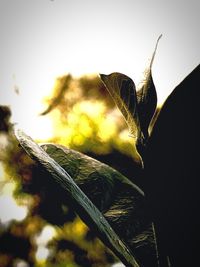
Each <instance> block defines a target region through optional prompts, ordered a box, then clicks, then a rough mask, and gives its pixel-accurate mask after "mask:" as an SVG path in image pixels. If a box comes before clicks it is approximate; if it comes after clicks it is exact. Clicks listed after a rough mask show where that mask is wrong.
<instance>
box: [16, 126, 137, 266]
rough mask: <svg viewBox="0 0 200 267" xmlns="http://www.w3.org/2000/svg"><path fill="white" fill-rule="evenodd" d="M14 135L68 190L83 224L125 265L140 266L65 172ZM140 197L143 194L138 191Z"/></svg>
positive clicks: (20, 135)
mask: <svg viewBox="0 0 200 267" xmlns="http://www.w3.org/2000/svg"><path fill="white" fill-rule="evenodd" d="M15 135H16V137H17V139H18V140H19V142H20V144H21V146H22V147H23V148H24V149H25V151H26V152H27V153H28V154H29V155H30V156H31V157H32V158H33V159H34V160H36V162H38V164H39V165H40V166H41V168H42V169H44V170H46V171H47V172H48V173H49V174H50V177H51V178H53V179H54V181H55V182H56V183H58V184H59V185H60V186H61V187H62V188H63V189H64V190H65V192H66V194H67V197H68V198H69V200H70V202H71V205H74V208H75V209H76V211H77V213H78V214H79V215H80V217H81V218H82V219H83V221H84V222H85V223H86V224H87V225H89V227H91V228H92V229H93V230H96V233H97V234H98V236H99V238H100V239H101V240H102V241H103V242H104V243H105V244H106V245H107V246H108V247H109V248H110V249H111V250H112V251H113V252H114V253H115V254H116V255H117V256H118V257H119V258H120V260H121V261H122V262H123V263H124V264H125V265H126V266H133V267H139V265H138V263H137V261H136V260H135V258H134V257H133V255H132V253H131V251H130V249H129V248H128V246H127V245H125V243H124V242H123V241H122V240H121V239H120V237H119V236H118V235H117V234H116V233H115V231H114V230H113V228H112V227H111V226H110V224H109V223H108V221H107V220H106V219H105V217H104V216H103V214H102V213H101V212H100V211H99V210H98V209H97V208H96V206H94V204H93V203H92V202H91V201H90V200H89V198H88V197H87V196H86V195H85V194H84V193H83V191H82V190H81V189H80V188H79V187H78V186H77V184H76V183H75V182H74V180H73V179H72V178H71V177H70V175H69V174H68V173H67V172H66V170H64V169H63V168H62V167H61V166H60V165H59V164H58V163H57V162H56V161H55V160H54V159H53V158H51V157H50V156H49V155H48V154H47V153H46V152H45V151H44V150H43V149H42V148H41V147H39V146H38V145H37V144H36V143H35V142H34V141H33V140H32V139H31V138H30V137H28V136H27V135H25V134H24V133H23V132H22V131H21V130H15ZM135 190H136V188H135ZM138 194H140V195H141V193H139V192H138Z"/></svg>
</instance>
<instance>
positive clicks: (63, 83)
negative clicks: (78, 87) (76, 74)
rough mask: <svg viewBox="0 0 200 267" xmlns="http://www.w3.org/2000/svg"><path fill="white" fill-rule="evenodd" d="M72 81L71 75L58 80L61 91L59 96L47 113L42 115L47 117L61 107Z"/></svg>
mask: <svg viewBox="0 0 200 267" xmlns="http://www.w3.org/2000/svg"><path fill="white" fill-rule="evenodd" d="M70 81H71V75H67V76H64V77H61V78H59V79H58V82H59V90H58V93H57V96H55V97H54V98H53V99H52V100H51V103H50V104H49V106H48V108H47V109H46V110H45V111H43V112H42V113H41V114H40V115H47V114H48V113H49V112H51V111H52V110H53V109H54V108H56V107H57V106H58V105H59V103H60V102H61V101H62V99H63V97H64V94H65V92H66V90H67V89H68V87H69V82H70Z"/></svg>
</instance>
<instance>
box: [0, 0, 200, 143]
mask: <svg viewBox="0 0 200 267" xmlns="http://www.w3.org/2000/svg"><path fill="white" fill-rule="evenodd" d="M191 2H192V3H191ZM197 2H198V1H195V0H191V1H185V2H184V3H180V2H179V0H175V1H173V5H172V4H171V2H168V1H166V2H163V1H160V2H159V1H156V0H154V1H152V2H151V3H150V2H149V3H148V2H146V1H145V0H141V1H131V0H128V1H125V2H123V1H109V2H104V1H103V0H102V1H100V2H96V1H90V0H88V1H71V0H69V1H64V0H60V1H32V2H31V3H30V2H27V1H25V0H22V1H20V4H19V3H18V2H15V1H12V2H10V0H8V1H6V3H7V4H3V6H2V7H3V8H0V19H1V23H0V33H1V40H2V41H1V49H0V57H1V62H0V64H2V65H1V66H0V69H1V70H2V72H1V74H0V86H1V87H0V104H3V103H4V104H6V103H7V104H9V105H10V106H11V108H12V111H13V122H17V123H19V127H21V128H23V129H24V130H25V131H26V132H27V133H28V134H31V136H32V137H33V138H36V139H47V138H50V137H51V136H52V126H51V123H50V120H49V118H48V116H45V117H44V118H42V117H41V116H38V114H39V113H40V112H42V111H43V110H44V108H43V105H42V99H43V98H44V97H46V96H47V95H49V94H50V92H51V89H52V86H53V81H54V80H55V78H56V77H58V76H61V75H64V74H67V73H70V74H72V75H75V76H80V75H83V74H86V73H87V74H90V73H105V74H109V73H111V72H115V71H117V72H122V73H124V74H126V75H128V76H130V77H131V78H132V79H133V80H134V82H135V83H136V85H137V84H138V83H139V82H140V80H141V78H142V73H143V71H144V70H145V68H146V67H147V65H148V60H149V59H150V58H151V56H152V53H153V50H154V47H155V43H156V40H157V38H158V36H159V35H160V34H163V37H162V39H161V41H160V43H159V47H158V51H157V54H156V57H155V62H154V64H153V71H152V73H153V78H154V82H155V85H156V89H157V93H158V102H159V103H163V101H164V100H165V99H166V97H167V96H168V95H169V93H170V92H171V91H172V90H173V89H174V87H175V86H176V85H177V84H178V83H179V82H181V81H182V80H183V78H184V77H185V76H186V75H187V74H189V72H190V71H192V69H193V68H194V67H195V66H196V65H197V64H199V61H200V53H199V45H200V38H198V36H199V28H198V25H199V23H198V22H199V11H200V10H199V5H197ZM11 3H12V4H11ZM44 10H45V13H44V12H43V11H44ZM169 18H170V19H169Z"/></svg>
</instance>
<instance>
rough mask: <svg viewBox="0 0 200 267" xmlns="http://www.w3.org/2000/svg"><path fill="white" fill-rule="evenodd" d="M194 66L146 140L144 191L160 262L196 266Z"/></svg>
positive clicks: (199, 199)
mask: <svg viewBox="0 0 200 267" xmlns="http://www.w3.org/2000/svg"><path fill="white" fill-rule="evenodd" d="M199 80H200V65H198V66H197V67H196V68H195V69H194V70H193V71H192V72H191V73H190V74H189V75H188V76H187V77H186V78H185V79H184V80H183V81H182V82H181V83H180V84H178V85H177V87H176V88H175V89H174V90H173V92H172V93H171V94H170V95H169V96H168V98H167V99H166V101H165V102H164V104H163V106H162V108H161V110H160V112H159V115H158V118H157V120H156V122H155V124H154V127H153V130H152V133H151V135H150V137H149V141H148V146H147V149H146V156H145V172H144V181H145V183H144V189H145V194H146V197H147V200H148V201H147V205H148V209H149V211H150V213H151V214H152V215H153V220H154V223H155V231H156V233H157V235H158V240H159V242H158V245H159V246H158V251H159V254H160V256H159V257H160V259H161V260H162V259H163V258H166V254H165V252H166V251H168V254H167V255H168V256H169V259H170V260H172V266H196V264H195V263H196V262H197V261H199V249H198V244H199V240H200V234H199V233H200V232H199V225H200V217H199V203H200V194H199V188H200V179H199V172H200V168H199V137H200V130H199V129H200V128H199Z"/></svg>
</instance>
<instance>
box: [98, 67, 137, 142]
mask: <svg viewBox="0 0 200 267" xmlns="http://www.w3.org/2000/svg"><path fill="white" fill-rule="evenodd" d="M100 77H101V80H102V81H103V83H104V84H105V86H106V88H107V90H108V91H109V93H110V95H111V96H112V98H113V100H114V101H115V103H116V105H117V107H118V108H119V110H120V111H121V113H122V114H123V116H124V118H125V120H126V123H127V125H128V128H129V131H130V134H131V135H133V136H134V138H135V139H136V140H137V139H138V138H139V137H140V133H141V129H140V121H139V117H138V110H137V97H136V89H135V84H134V82H133V81H132V80H131V79H130V78H129V77H128V76H126V75H124V74H122V73H118V72H114V73H111V74H110V75H105V74H100Z"/></svg>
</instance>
